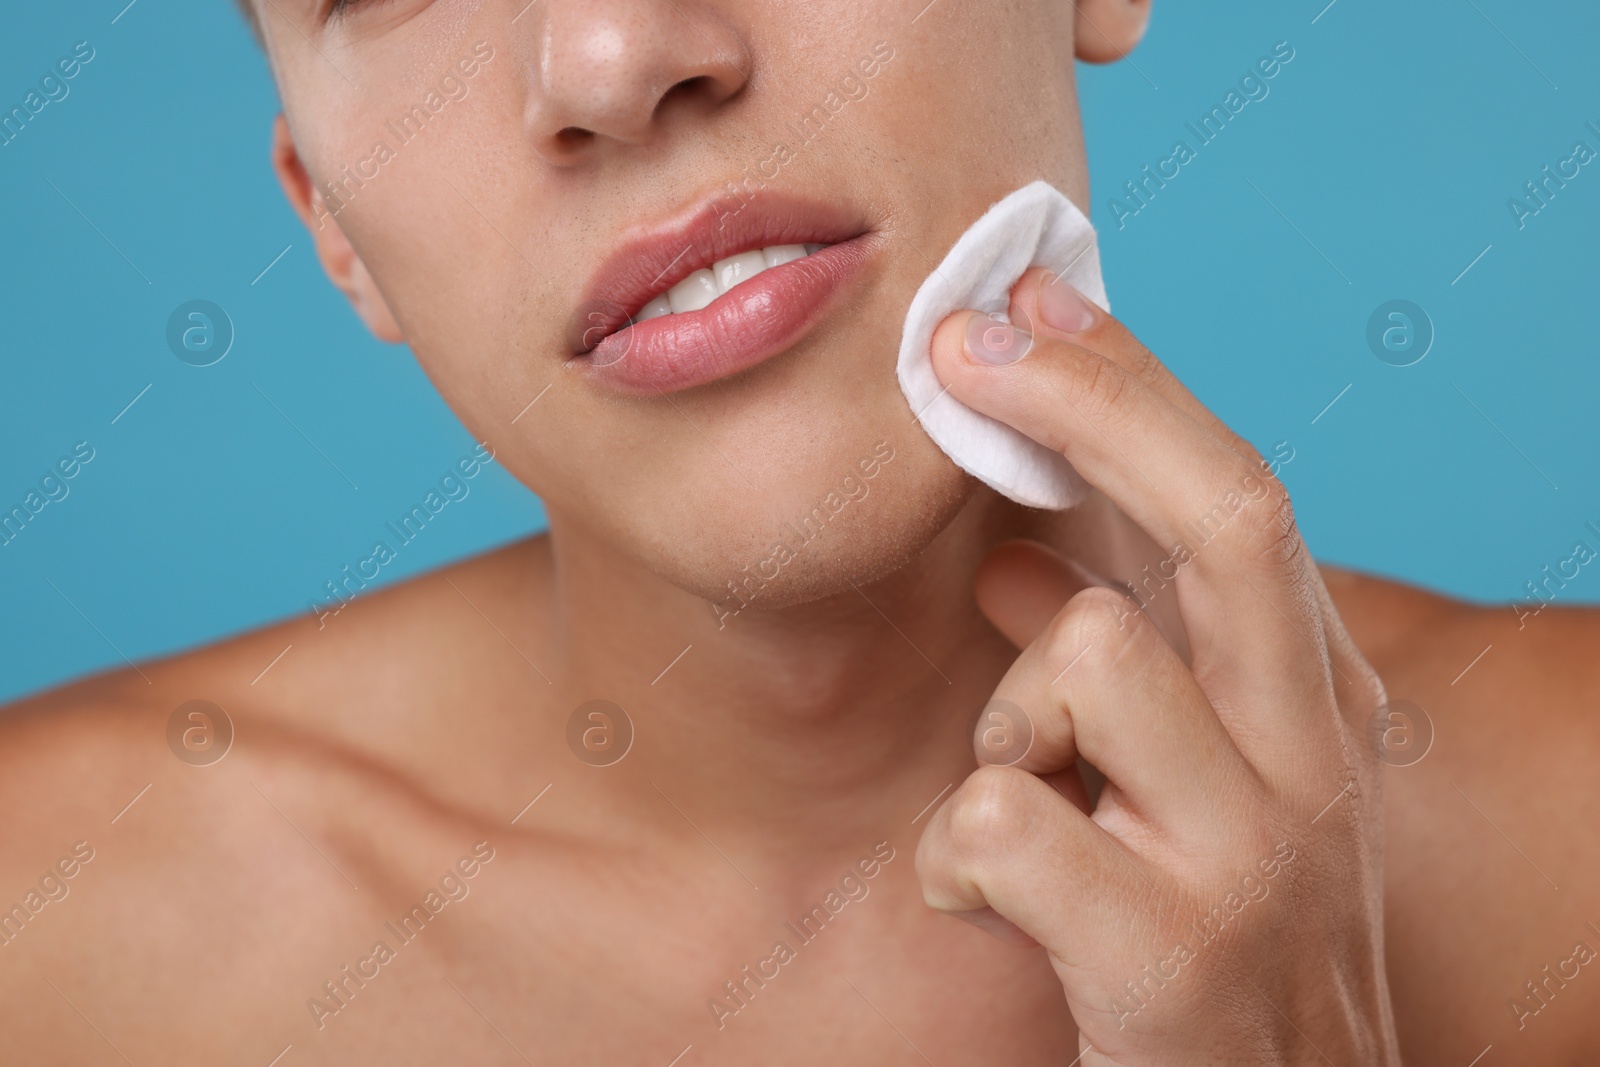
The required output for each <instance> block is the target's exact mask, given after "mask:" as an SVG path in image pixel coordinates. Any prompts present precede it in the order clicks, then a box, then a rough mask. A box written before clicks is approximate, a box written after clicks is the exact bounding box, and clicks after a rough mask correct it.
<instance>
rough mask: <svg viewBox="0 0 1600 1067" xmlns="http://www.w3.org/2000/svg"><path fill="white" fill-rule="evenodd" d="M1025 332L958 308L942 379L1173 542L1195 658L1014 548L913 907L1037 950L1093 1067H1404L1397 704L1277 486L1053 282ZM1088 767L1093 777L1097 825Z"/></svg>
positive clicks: (1120, 603) (1028, 306) (1099, 589)
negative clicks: (965, 753)
mask: <svg viewBox="0 0 1600 1067" xmlns="http://www.w3.org/2000/svg"><path fill="white" fill-rule="evenodd" d="M1010 317H1011V321H1012V322H1013V323H1017V324H1019V326H1021V325H1023V324H1026V325H1027V326H1028V327H1029V330H1030V331H1031V334H1032V336H1031V340H1030V338H1029V336H1028V333H1026V332H1023V331H1022V330H1020V329H1019V330H1015V331H1012V330H1011V328H1010V327H1007V326H1004V325H1002V324H999V323H998V322H996V321H994V320H991V319H988V318H986V317H984V316H981V315H978V314H977V313H975V312H960V313H957V314H955V315H952V316H950V317H949V318H948V319H946V320H945V321H944V323H943V324H941V326H940V327H939V330H938V331H937V332H936V334H935V336H934V346H933V360H934V368H935V371H936V372H937V373H938V375H939V378H940V379H941V381H942V382H944V383H945V384H947V385H948V386H949V389H950V392H951V393H952V394H953V395H954V396H955V397H956V398H957V399H959V400H960V401H961V402H962V403H964V404H966V405H968V406H969V407H971V408H973V409H975V410H977V411H980V412H983V413H984V414H987V415H989V416H991V417H993V418H995V419H998V420H1000V421H1002V422H1005V423H1007V424H1009V425H1011V426H1014V427H1016V428H1017V429H1018V430H1020V431H1022V432H1023V433H1025V434H1027V435H1028V436H1029V437H1031V438H1033V439H1034V440H1036V441H1039V442H1040V443H1042V444H1044V445H1047V446H1049V447H1050V448H1053V449H1056V450H1058V451H1060V452H1062V453H1063V454H1065V456H1066V457H1067V459H1068V460H1070V461H1071V462H1072V464H1073V466H1075V467H1076V468H1077V469H1078V471H1079V472H1080V473H1081V474H1082V475H1083V476H1084V477H1085V478H1086V479H1087V480H1088V481H1089V482H1090V483H1092V484H1093V485H1095V486H1096V487H1097V488H1099V489H1100V490H1101V491H1102V492H1104V493H1105V494H1106V495H1107V496H1109V497H1110V498H1111V500H1112V501H1113V502H1114V503H1116V504H1117V505H1118V507H1120V508H1121V509H1122V511H1123V512H1124V513H1125V514H1126V515H1128V516H1129V517H1130V518H1131V519H1132V520H1133V521H1134V522H1136V523H1138V524H1139V526H1141V527H1142V528H1143V529H1144V530H1145V531H1146V532H1147V533H1149V534H1150V536H1151V537H1153V538H1154V539H1155V541H1156V542H1157V543H1158V544H1159V545H1162V546H1167V548H1168V549H1169V551H1170V555H1169V556H1168V559H1167V561H1166V562H1165V563H1164V564H1163V565H1161V566H1160V567H1157V568H1152V570H1151V571H1149V572H1147V573H1149V574H1156V573H1159V574H1160V576H1161V578H1162V579H1164V580H1169V581H1170V583H1171V587H1169V588H1167V589H1166V591H1165V592H1164V593H1163V594H1162V595H1173V594H1174V593H1175V595H1176V598H1177V603H1178V608H1179V613H1180V615H1181V618H1182V622H1183V628H1184V631H1185V633H1186V636H1187V639H1188V644H1189V647H1190V650H1191V662H1189V663H1186V662H1185V661H1184V659H1183V658H1182V657H1180V656H1179V654H1178V653H1177V652H1176V651H1174V648H1173V646H1172V645H1171V644H1170V643H1169V642H1168V641H1167V640H1166V639H1165V638H1164V637H1163V636H1162V635H1161V633H1160V632H1158V630H1157V629H1156V627H1155V625H1154V624H1153V623H1152V622H1151V621H1150V619H1149V617H1148V616H1147V615H1146V614H1145V612H1143V611H1141V610H1140V609H1139V605H1138V603H1136V602H1135V601H1134V600H1132V599H1130V598H1129V597H1128V596H1126V595H1125V594H1124V593H1122V592H1120V591H1116V590H1113V589H1111V588H1107V587H1106V586H1105V585H1104V584H1103V583H1096V582H1095V581H1094V580H1093V579H1092V578H1090V577H1088V576H1086V575H1085V574H1084V572H1082V570H1081V569H1079V568H1077V567H1076V566H1075V565H1070V564H1068V563H1066V561H1064V560H1061V559H1059V558H1058V557H1056V556H1055V555H1054V554H1053V553H1050V552H1049V551H1048V550H1046V549H1045V548H1044V547H1043V546H1041V545H1034V544H1031V543H1026V542H1024V543H1013V544H1010V545H1006V546H1002V547H1001V548H1000V549H997V550H996V552H995V553H994V554H993V555H992V556H991V557H990V558H989V559H988V560H986V561H985V564H984V567H983V568H981V569H980V572H979V578H978V598H979V603H980V605H981V606H982V607H983V609H984V611H985V613H986V614H987V615H988V616H989V618H990V620H991V621H992V622H993V623H994V624H995V626H996V627H997V628H998V629H999V630H1000V631H1001V632H1002V633H1004V634H1005V635H1006V636H1007V637H1008V638H1010V639H1011V640H1012V641H1013V642H1014V643H1015V644H1016V645H1017V646H1018V647H1019V648H1021V649H1022V654H1021V656H1020V657H1019V658H1018V659H1017V661H1016V663H1015V664H1014V665H1013V666H1012V667H1011V669H1010V670H1009V671H1008V672H1007V673H1006V676H1005V678H1004V679H1003V680H1002V681H1001V683H1000V686H999V688H997V689H996V690H995V694H994V696H995V702H994V703H991V705H990V708H989V709H987V710H986V713H985V715H984V716H983V717H982V719H981V720H980V722H979V723H978V728H977V736H976V737H975V739H974V743H975V747H976V748H977V752H978V759H979V762H980V763H981V764H985V766H981V767H980V768H979V769H978V770H977V771H976V772H974V773H973V774H972V775H971V776H970V777H969V778H968V779H967V780H966V781H965V782H964V783H963V784H962V785H961V787H960V788H959V789H957V790H956V792H955V793H954V794H952V795H951V797H950V799H949V800H948V801H947V802H946V803H945V804H944V806H943V807H942V808H941V809H940V810H939V811H938V813H937V814H936V815H935V816H934V818H933V820H932V821H931V822H930V824H929V826H928V828H927V830H926V832H925V833H924V834H923V837H922V841H921V844H920V845H919V847H918V849H917V871H918V873H919V876H920V877H921V879H922V886H923V896H924V898H925V899H926V900H927V902H928V903H929V904H930V905H931V906H933V907H934V908H938V909H940V910H943V911H946V912H951V913H955V914H958V915H963V917H965V918H968V919H970V920H972V921H975V922H977V923H979V924H980V925H984V926H987V927H988V928H990V929H991V930H994V931H995V932H998V933H1000V934H1001V935H1002V936H1011V937H1013V938H1015V939H1020V940H1022V941H1024V942H1028V941H1029V939H1031V941H1033V942H1037V943H1038V944H1040V945H1042V946H1043V947H1044V948H1045V950H1046V951H1047V952H1048V953H1049V956H1050V961H1051V963H1052V964H1053V965H1054V967H1055V971H1056V974H1057V975H1058V976H1059V977H1060V979H1061V984H1062V986H1063V988H1064V989H1065V991H1066V997H1067V1004H1068V1007H1069V1009H1070V1010H1071V1012H1072V1016H1073V1019H1074V1020H1075V1021H1076V1022H1077V1025H1078V1028H1079V1033H1080V1036H1079V1043H1080V1046H1081V1048H1082V1050H1083V1057H1082V1061H1081V1062H1082V1064H1083V1065H1084V1067H1092V1065H1110V1064H1117V1065H1130V1064H1140V1065H1143V1064H1185V1065H1188V1064H1198V1063H1206V1064H1218V1063H1220V1064H1229V1065H1237V1064H1282V1063H1295V1064H1301V1063H1305V1064H1311V1063H1315V1064H1322V1063H1324V1062H1328V1063H1332V1064H1338V1065H1340V1067H1344V1065H1346V1064H1349V1065H1355V1064H1360V1065H1363V1067H1367V1065H1375V1064H1398V1063H1399V1062H1400V1060H1399V1053H1398V1047H1397V1043H1396V1039H1395V1033H1394V1022H1393V1013H1392V1009H1391V1006H1390V1002H1389V991H1388V984H1387V980H1386V977H1385V974H1384V956H1383V869H1382V860H1383V838H1382V828H1383V811H1382V799H1381V793H1380V787H1381V778H1380V774H1379V770H1380V768H1379V766H1378V763H1377V760H1376V757H1375V754H1374V753H1373V751H1372V749H1371V747H1370V746H1369V745H1368V744H1367V743H1366V742H1365V732H1364V727H1365V724H1366V722H1367V720H1368V718H1369V717H1370V716H1371V715H1372V714H1373V713H1374V712H1375V711H1376V709H1377V708H1379V707H1380V706H1381V705H1382V704H1383V702H1384V694H1383V687H1382V684H1381V682H1380V681H1379V680H1378V677H1377V675H1376V674H1375V673H1374V671H1373V670H1372V668H1371V667H1370V666H1369V665H1368V664H1367V663H1366V661H1365V660H1364V659H1363V658H1362V656H1361V654H1360V653H1359V652H1358V651H1357V650H1356V648H1355V646H1354V644H1353V643H1352V642H1351V640H1350V637H1349V635H1348V634H1347V633H1346V632H1345V630H1344V627H1343V625H1342V623H1341V622H1340V621H1339V617H1338V615H1337V614H1336V613H1335V611H1334V609H1333V605H1332V602H1331V600H1330V598H1329V596H1328V593H1327V590H1326V589H1325V588H1324V586H1323V584H1322V579H1321V576H1320V575H1319V573H1318V571H1317V568H1316V566H1315V564H1314V563H1313V562H1312V561H1311V558H1310V556H1309V554H1308V553H1307V551H1306V548H1305V546H1304V543H1303V542H1302V540H1301V538H1300V534H1299V531H1298V529H1297V528H1296V525H1295V521H1294V515H1293V512H1292V511H1291V509H1290V505H1289V498H1288V495H1287V493H1286V492H1285V490H1284V488H1283V485H1282V484H1281V483H1280V482H1279V481H1278V480H1277V479H1276V478H1275V477H1274V476H1273V475H1272V474H1271V473H1269V471H1268V469H1267V466H1266V464H1265V463H1264V462H1263V461H1262V459H1261V457H1260V456H1259V455H1258V454H1257V453H1256V452H1255V451H1254V450H1253V449H1252V448H1251V447H1250V446H1249V445H1248V444H1247V443H1246V442H1245V441H1243V440H1242V439H1241V438H1239V437H1238V436H1236V435H1235V434H1233V433H1232V432H1231V431H1229V430H1228V428H1227V427H1226V426H1224V425H1223V424H1222V423H1221V422H1220V421H1219V420H1218V419H1217V418H1216V417H1215V416H1214V415H1212V414H1211V413H1210V412H1208V411H1207V410H1206V409H1205V408H1204V407H1203V406H1201V404H1200V403H1199V401H1197V400H1196V399H1195V398H1194V397H1193V396H1192V395H1190V394H1189V392H1188V391H1187V390H1185V389H1184V388H1183V386H1181V385H1180V384H1179V383H1178V382H1177V380H1176V379H1175V378H1173V376H1172V375H1171V373H1170V372H1168V371H1167V370H1166V368H1164V367H1163V366H1162V365H1161V364H1160V362H1158V361H1157V360H1156V358H1155V357H1154V356H1153V355H1151V354H1150V352H1149V351H1148V350H1146V349H1145V348H1144V346H1142V345H1141V344H1139V342H1138V341H1136V340H1135V339H1134V338H1133V337H1132V335H1130V334H1129V333H1128V331H1127V330H1126V329H1124V328H1123V327H1122V325H1121V324H1120V323H1118V322H1117V321H1116V320H1114V319H1112V318H1111V317H1110V316H1109V315H1107V314H1106V313H1104V312H1103V311H1100V310H1099V309H1098V308H1095V307H1093V306H1092V305H1090V304H1089V303H1088V302H1087V301H1085V300H1083V299H1082V298H1081V297H1080V296H1078V294H1077V293H1076V292H1074V291H1073V290H1072V289H1070V287H1068V286H1067V285H1066V284H1065V283H1064V282H1060V281H1058V280H1054V279H1052V278H1051V277H1050V276H1049V275H1047V274H1046V273H1045V272H1044V271H1041V270H1035V271H1031V272H1029V274H1028V275H1026V276H1024V278H1023V279H1022V280H1021V281H1020V282H1019V283H1018V284H1017V286H1016V288H1015V289H1014V290H1013V291H1012V303H1011V312H1010ZM1008 331H1009V332H1010V336H1009V337H1008ZM1024 352H1025V354H1022V353H1024ZM985 353H988V354H987V355H986V354H985ZM1019 354H1022V358H1020V359H1016V360H1015V361H1014V362H1004V359H1005V358H1007V357H1008V356H1009V357H1015V356H1016V355H1019ZM1202 536H1203V537H1205V538H1207V539H1206V540H1205V541H1204V542H1203V543H1202V542H1201V541H1200V537H1202ZM1063 603H1064V604H1065V606H1064V607H1063V606H1061V605H1062V604H1063ZM997 715H998V717H997ZM1007 728H1010V729H1012V730H1019V731H1020V732H1021V734H1022V735H1026V736H1025V737H1023V738H1020V739H1019V738H1018V737H1017V736H1016V735H1013V736H1011V737H1010V738H1009V739H1008V738H1007V737H1005V736H1004V734H1005V731H1006V730H1007ZM997 739H998V740H999V741H1000V742H1001V743H1000V744H999V745H998V752H997V751H996V748H997V746H996V744H995V742H996V741H997ZM1008 740H1009V743H1007V742H1008ZM1022 741H1025V742H1026V744H1023V743H1021V742H1022ZM1079 757H1082V759H1083V760H1084V761H1085V762H1087V763H1088V764H1090V765H1092V766H1093V767H1094V768H1095V769H1097V770H1098V771H1099V772H1100V773H1101V774H1103V775H1105V778H1106V782H1105V785H1104V788H1103V789H1102V791H1101V793H1100V795H1099V798H1098V802H1097V803H1095V804H1094V805H1093V806H1092V807H1091V805H1090V803H1089V800H1088V798H1087V795H1086V793H1085V791H1084V788H1083V785H1082V783H1081V781H1080V780H1079V778H1078V776H1077V773H1076V766H1077V760H1078V759H1079ZM1054 787H1059V788H1054ZM963 913H964V914H963Z"/></svg>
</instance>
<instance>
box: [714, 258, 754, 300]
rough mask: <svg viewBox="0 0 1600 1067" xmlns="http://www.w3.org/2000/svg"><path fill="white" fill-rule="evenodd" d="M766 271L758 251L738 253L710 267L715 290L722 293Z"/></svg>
mask: <svg viewBox="0 0 1600 1067" xmlns="http://www.w3.org/2000/svg"><path fill="white" fill-rule="evenodd" d="M766 269H767V261H766V260H765V259H763V258H762V256H761V253H760V252H759V251H757V252H740V253H739V254H738V255H736V256H729V257H728V258H727V259H719V260H717V261H716V262H715V263H713V264H712V265H711V273H712V274H715V275H716V276H717V288H718V289H720V290H722V291H723V292H724V293H726V292H727V291H728V290H729V289H732V288H733V287H734V286H736V285H738V284H739V283H740V282H742V281H748V280H749V279H751V278H754V277H755V276H756V275H757V274H760V273H761V272H762V271H764V270H766Z"/></svg>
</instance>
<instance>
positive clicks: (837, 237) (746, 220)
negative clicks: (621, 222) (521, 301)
mask: <svg viewBox="0 0 1600 1067" xmlns="http://www.w3.org/2000/svg"><path fill="white" fill-rule="evenodd" d="M866 231H867V226H866V224H865V222H864V221H863V220H862V219H861V218H860V217H858V216H857V215H855V214H854V213H852V212H851V211H849V210H848V209H846V208H843V207H840V206H838V205H834V204H829V203H825V202H822V201H817V200H811V199H806V198H802V197H797V196H792V195H786V194H782V193H776V192H767V191H762V192H758V193H756V194H754V195H753V196H751V197H750V198H748V199H741V198H740V197H737V196H730V195H727V194H721V195H717V196H713V197H711V198H708V199H703V200H701V201H700V202H699V203H697V204H696V205H694V206H692V207H690V208H689V209H687V210H685V211H683V212H681V213H679V215H678V216H677V217H675V218H671V219H668V220H666V221H664V222H660V223H655V224H650V225H641V226H638V227H634V228H632V229H630V230H629V231H626V232H624V233H623V234H622V235H621V236H620V238H619V243H618V246H617V248H616V250H615V251H613V252H612V253H611V254H610V255H608V256H607V257H606V258H605V260H604V261H603V262H602V263H601V265H600V267H599V268H598V269H597V270H596V271H595V272H594V274H593V276H592V277H591V278H590V280H589V284H588V285H587V286H586V287H585V288H584V291H583V295H582V297H581V299H580V302H579V304H578V307H577V309H576V310H575V311H574V312H573V315H572V317H571V319H570V320H569V322H568V328H567V340H568V347H569V348H570V350H571V352H572V354H573V355H574V356H581V355H584V354H586V353H588V352H591V351H593V350H594V348H595V346H596V345H598V344H600V342H601V341H604V340H605V339H606V338H607V337H609V336H611V335H612V334H614V333H616V332H618V331H619V330H623V329H626V328H627V327H628V326H630V325H631V324H632V321H633V316H635V315H637V314H638V313H639V310H640V309H641V308H643V307H644V305H645V304H646V303H648V302H649V301H650V300H651V298H653V297H655V296H658V295H660V294H661V293H664V292H666V291H667V290H668V289H670V288H671V287H672V286H674V285H676V284H677V283H678V282H681V281H682V280H683V279H685V278H687V277H688V276H689V275H690V274H693V273H694V272H695V271H697V270H700V269H701V268H702V267H710V266H711V265H712V264H713V263H715V262H716V261H717V260H719V259H725V258H727V257H728V256H732V255H737V254H738V253H740V252H749V251H752V250H754V249H758V248H765V247H768V246H771V245H785V244H826V245H833V244H839V243H841V242H844V241H848V240H850V239H852V238H854V237H859V236H861V235H862V234H863V233H865V232H866Z"/></svg>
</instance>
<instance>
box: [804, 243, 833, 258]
mask: <svg viewBox="0 0 1600 1067" xmlns="http://www.w3.org/2000/svg"><path fill="white" fill-rule="evenodd" d="M827 247H828V246H827V245H817V244H808V245H806V255H808V256H809V255H811V254H812V253H813V252H820V251H822V250H823V249H824V248H827Z"/></svg>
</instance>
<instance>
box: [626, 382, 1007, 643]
mask: <svg viewBox="0 0 1600 1067" xmlns="http://www.w3.org/2000/svg"><path fill="white" fill-rule="evenodd" d="M896 395H897V396H898V393H896ZM902 406H903V405H902ZM900 415H901V413H899V412H897V413H896V417H895V419H894V420H893V421H892V422H889V423H885V422H883V421H881V420H874V421H875V423H876V425H875V426H874V425H869V426H867V427H865V428H858V430H859V432H856V433H849V434H841V435H839V436H833V437H830V436H828V435H824V434H811V435H808V436H807V438H806V440H805V441H804V442H800V441H788V442H786V443H787V444H789V445H791V446H793V447H792V448H790V449H786V450H785V451H784V452H783V453H782V454H781V455H779V454H768V455H764V456H751V455H749V454H748V453H747V454H745V456H744V457H743V458H744V460H745V463H744V464H741V466H743V467H744V470H745V472H746V473H747V474H749V475H750V477H751V478H752V480H754V481H755V482H756V483H757V484H760V485H763V486H765V487H766V488H765V491H762V492H758V491H756V490H755V489H753V488H752V487H751V485H750V484H747V483H745V482H744V480H743V479H742V478H741V477H740V475H739V474H738V473H736V472H733V471H732V470H729V471H728V472H727V476H725V477H719V478H716V479H715V480H714V482H712V483H711V484H706V483H704V482H697V483H696V484H695V485H693V486H690V485H685V484H681V483H680V484H679V485H677V486H675V487H673V492H674V495H675V496H676V498H677V501H676V505H675V506H669V507H668V508H666V509H665V510H656V509H641V510H638V511H635V512H633V513H632V515H633V516H634V519H635V520H637V519H638V518H639V517H642V516H651V517H652V518H653V519H654V520H655V521H649V522H643V523H640V522H637V521H631V522H630V523H629V527H630V528H629V529H628V530H626V531H619V535H620V536H621V537H623V538H624V541H625V543H626V541H628V540H631V541H632V542H633V544H634V545H635V551H634V552H632V553H631V554H632V555H634V557H635V558H636V559H637V560H638V561H639V562H640V563H641V564H642V565H643V566H644V567H646V568H647V569H648V570H650V571H652V572H653V573H655V574H657V575H659V576H660V577H662V578H664V579H665V580H667V581H669V582H671V583H672V584H673V585H675V586H677V587H678V588H680V589H682V590H684V591H685V592H688V593H690V594H691V595H693V596H694V597H696V598H698V599H700V600H703V601H705V602H706V603H707V605H708V610H709V611H710V612H711V613H712V614H713V615H714V616H715V617H716V618H718V619H720V620H722V621H723V623H724V624H729V623H731V622H732V621H733V619H735V618H740V619H749V618H752V617H756V616H759V615H762V614H765V613H769V612H773V611H779V610H782V609H786V608H793V607H796V606H798V605H802V604H808V603H813V602H816V601H820V600H824V599H826V598H828V597H831V596H835V595H838V594H841V593H852V592H853V588H852V587H860V586H865V585H867V584H869V583H871V582H875V581H877V580H879V579H881V578H884V577H886V576H888V575H890V574H892V573H894V572H895V571H898V570H900V569H901V568H903V567H905V566H906V565H907V564H909V563H911V562H912V561H914V560H915V559H917V558H918V557H919V556H921V555H922V554H923V553H924V552H925V551H926V550H927V548H928V546H929V545H931V544H932V543H933V542H934V540H935V539H936V538H937V537H938V536H939V534H940V533H941V532H943V531H944V530H945V529H946V528H947V527H948V526H949V525H950V524H951V522H952V521H954V520H955V518H956V516H957V515H959V514H960V513H961V511H962V509H963V508H964V507H965V506H966V505H967V503H968V502H969V501H970V500H971V499H972V497H973V495H974V493H975V492H977V491H978V490H979V489H981V487H980V486H979V484H978V483H977V482H976V481H974V480H973V479H972V478H970V477H969V476H967V475H966V474H965V473H963V472H962V471H961V470H960V469H959V468H957V467H956V466H955V464H953V463H952V462H951V461H950V460H949V458H948V457H946V456H945V455H944V454H943V453H942V452H940V451H939V449H938V448H937V447H936V446H935V445H934V444H933V442H932V441H931V440H929V438H928V437H927V435H926V434H924V433H923V432H922V430H921V429H920V428H919V427H917V426H915V425H914V424H913V422H912V420H911V417H910V412H909V411H905V412H904V417H903V418H902V417H900ZM884 425H890V426H893V427H894V429H892V430H883V429H882V427H883V426H884ZM797 450H799V451H798V454H797ZM777 473H781V475H782V477H781V479H780V478H776V477H774V476H773V475H774V474H777ZM663 503H666V502H665V501H663Z"/></svg>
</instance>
